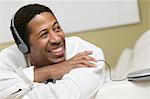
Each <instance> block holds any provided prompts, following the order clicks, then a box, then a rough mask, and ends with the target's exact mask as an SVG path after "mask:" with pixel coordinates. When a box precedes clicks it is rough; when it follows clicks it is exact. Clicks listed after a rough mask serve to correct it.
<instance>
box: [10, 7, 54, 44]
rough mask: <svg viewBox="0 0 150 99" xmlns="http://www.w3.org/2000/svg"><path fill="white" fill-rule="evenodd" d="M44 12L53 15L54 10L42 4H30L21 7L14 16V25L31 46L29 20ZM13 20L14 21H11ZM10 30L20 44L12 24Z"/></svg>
mask: <svg viewBox="0 0 150 99" xmlns="http://www.w3.org/2000/svg"><path fill="white" fill-rule="evenodd" d="M42 12H50V13H51V14H52V15H53V16H54V14H53V12H52V10H51V9H50V8H48V7H47V6H44V5H40V4H28V5H25V6H23V7H21V8H20V9H19V10H18V11H17V12H16V13H15V16H14V26H15V28H16V30H17V32H18V34H19V36H20V37H21V39H22V40H23V42H24V43H25V44H26V45H27V46H28V47H29V33H28V30H27V24H28V23H29V21H30V20H31V19H32V18H34V17H35V16H36V15H37V14H40V13H42ZM11 22H12V21H11ZM10 30H11V32H12V35H13V38H14V40H15V42H16V44H17V45H18V44H19V40H18V38H17V36H16V35H15V33H14V30H13V28H12V24H11V26H10Z"/></svg>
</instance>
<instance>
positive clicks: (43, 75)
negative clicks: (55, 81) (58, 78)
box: [34, 66, 51, 82]
mask: <svg viewBox="0 0 150 99" xmlns="http://www.w3.org/2000/svg"><path fill="white" fill-rule="evenodd" d="M50 69H51V68H49V67H48V66H45V67H41V68H35V69H34V82H43V81H46V80H48V79H50V78H51V74H50V71H51V70H50Z"/></svg>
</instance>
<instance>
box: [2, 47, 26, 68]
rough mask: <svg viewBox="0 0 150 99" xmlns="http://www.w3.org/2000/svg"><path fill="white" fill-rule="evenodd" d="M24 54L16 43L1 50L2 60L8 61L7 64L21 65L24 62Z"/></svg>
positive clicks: (3, 61)
mask: <svg viewBox="0 0 150 99" xmlns="http://www.w3.org/2000/svg"><path fill="white" fill-rule="evenodd" d="M23 60H24V55H23V54H22V53H21V52H20V51H19V49H18V47H17V45H16V44H14V45H12V46H10V47H7V48H5V49H3V50H2V51H1V52H0V62H1V63H7V65H10V66H11V65H16V66H18V65H20V64H22V65H23V64H24V62H22V61H23Z"/></svg>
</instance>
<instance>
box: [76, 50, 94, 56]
mask: <svg viewBox="0 0 150 99" xmlns="http://www.w3.org/2000/svg"><path fill="white" fill-rule="evenodd" d="M90 54H92V51H84V52H80V53H78V54H77V55H75V56H76V57H79V56H85V55H90Z"/></svg>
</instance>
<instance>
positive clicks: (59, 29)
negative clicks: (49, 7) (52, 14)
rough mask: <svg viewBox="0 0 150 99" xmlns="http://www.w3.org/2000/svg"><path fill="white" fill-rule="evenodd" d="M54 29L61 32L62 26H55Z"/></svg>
mask: <svg viewBox="0 0 150 99" xmlns="http://www.w3.org/2000/svg"><path fill="white" fill-rule="evenodd" d="M53 31H55V32H60V31H61V28H60V26H57V27H55V28H54V29H53Z"/></svg>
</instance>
